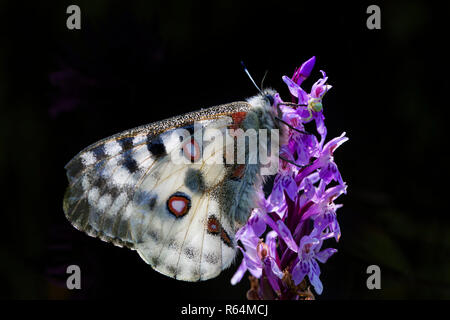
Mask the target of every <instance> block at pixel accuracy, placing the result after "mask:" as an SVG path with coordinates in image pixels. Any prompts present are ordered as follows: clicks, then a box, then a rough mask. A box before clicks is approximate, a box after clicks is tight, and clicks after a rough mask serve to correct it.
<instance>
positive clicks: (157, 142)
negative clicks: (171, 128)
mask: <svg viewBox="0 0 450 320" xmlns="http://www.w3.org/2000/svg"><path fill="white" fill-rule="evenodd" d="M147 149H148V151H150V153H151V154H152V155H153V156H154V157H155V158H158V157H161V156H164V155H166V154H167V153H166V147H165V146H164V142H163V141H162V139H161V137H159V136H158V137H154V136H147Z"/></svg>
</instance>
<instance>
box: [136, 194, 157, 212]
mask: <svg viewBox="0 0 450 320" xmlns="http://www.w3.org/2000/svg"><path fill="white" fill-rule="evenodd" d="M156 200H158V195H157V194H156V193H153V192H148V191H137V192H136V195H135V196H134V202H135V204H136V205H137V206H148V208H149V209H150V210H153V209H154V208H155V205H156Z"/></svg>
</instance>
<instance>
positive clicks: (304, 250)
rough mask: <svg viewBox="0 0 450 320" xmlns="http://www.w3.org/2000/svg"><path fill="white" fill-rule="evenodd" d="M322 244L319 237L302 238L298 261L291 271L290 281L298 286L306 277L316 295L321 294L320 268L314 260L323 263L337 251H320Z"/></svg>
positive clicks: (330, 249)
mask: <svg viewBox="0 0 450 320" xmlns="http://www.w3.org/2000/svg"><path fill="white" fill-rule="evenodd" d="M314 230H315V229H314ZM322 242H323V241H322V240H321V238H320V237H314V236H304V237H303V238H302V240H300V250H299V253H298V259H299V260H298V262H297V264H296V265H295V267H294V268H293V270H292V279H293V280H294V284H295V285H299V284H300V282H301V281H302V280H303V279H304V278H305V276H308V278H309V281H310V282H311V284H312V285H313V287H314V289H315V290H316V292H317V293H318V294H321V293H322V290H323V286H322V282H321V281H320V278H319V276H320V267H319V264H318V263H317V261H316V260H318V261H320V262H322V263H325V262H326V261H327V260H328V258H329V257H331V256H332V255H333V254H334V253H335V252H336V251H337V250H336V249H333V248H328V249H325V250H323V251H320V248H321V247H322Z"/></svg>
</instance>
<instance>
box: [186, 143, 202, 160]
mask: <svg viewBox="0 0 450 320" xmlns="http://www.w3.org/2000/svg"><path fill="white" fill-rule="evenodd" d="M183 154H184V156H185V157H186V158H187V159H188V160H190V161H191V162H195V161H197V160H198V159H200V147H199V146H198V143H197V141H195V139H194V138H191V140H189V141H188V142H186V143H185V144H184V146H183Z"/></svg>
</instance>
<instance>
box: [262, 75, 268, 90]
mask: <svg viewBox="0 0 450 320" xmlns="http://www.w3.org/2000/svg"><path fill="white" fill-rule="evenodd" d="M267 72H269V70H266V72H264V77H263V78H262V80H261V89H262V90H264V80H266V76H267Z"/></svg>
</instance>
